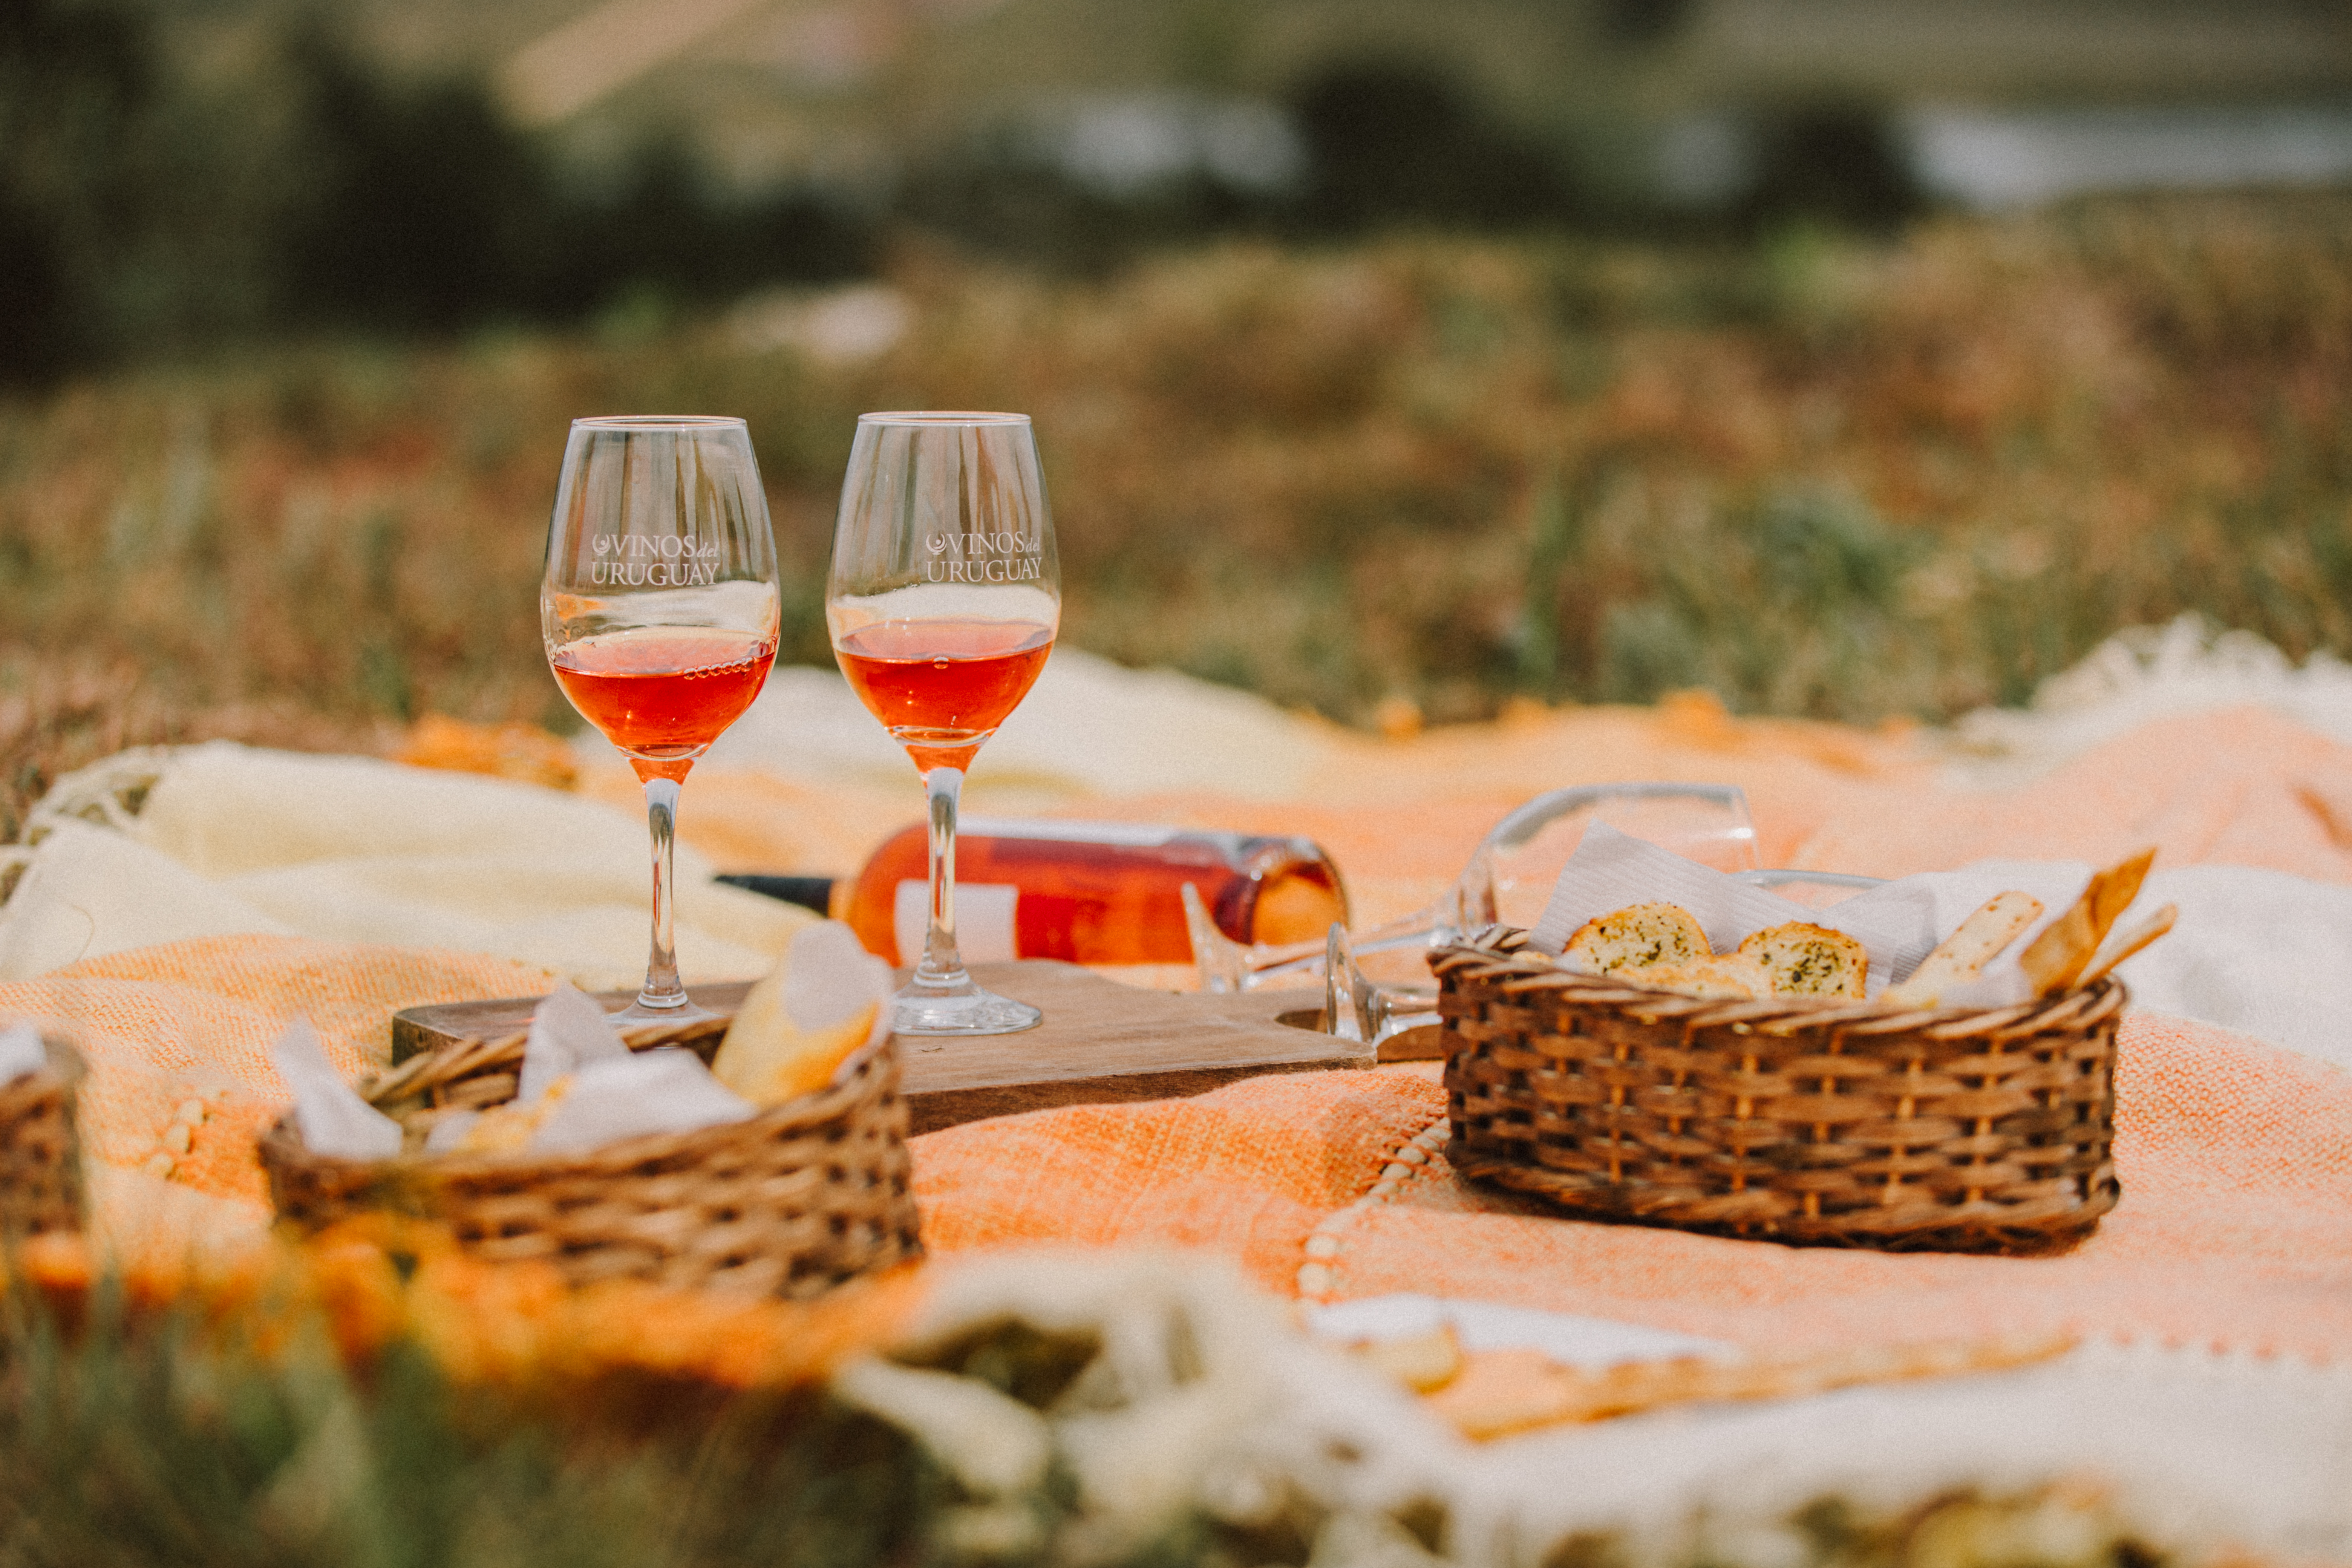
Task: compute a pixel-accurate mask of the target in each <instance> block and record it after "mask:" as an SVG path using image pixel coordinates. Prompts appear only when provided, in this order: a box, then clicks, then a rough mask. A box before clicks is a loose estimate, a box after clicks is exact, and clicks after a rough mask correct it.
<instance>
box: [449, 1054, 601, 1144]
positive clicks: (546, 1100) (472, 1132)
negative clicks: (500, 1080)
mask: <svg viewBox="0 0 2352 1568" xmlns="http://www.w3.org/2000/svg"><path fill="white" fill-rule="evenodd" d="M571 1092H572V1074H570V1073H565V1074H564V1075H563V1076H562V1078H559V1079H556V1080H555V1081H554V1082H553V1083H551V1084H549V1085H548V1086H547V1088H546V1089H545V1090H544V1091H543V1092H541V1095H540V1097H539V1098H538V1099H537V1100H532V1101H531V1102H530V1104H528V1105H525V1104H522V1103H520V1102H519V1101H516V1100H508V1101H507V1102H506V1103H505V1104H504V1105H493V1106H491V1107H490V1108H489V1109H488V1110H485V1111H483V1112H482V1113H481V1114H480V1115H479V1116H478V1117H476V1118H475V1119H474V1120H473V1121H471V1122H470V1123H468V1124H467V1128H466V1131H465V1132H464V1133H463V1134H462V1135H461V1136H460V1137H459V1138H458V1140H457V1146H456V1148H455V1149H454V1150H452V1151H451V1152H454V1153H458V1154H516V1153H520V1152H522V1150H523V1149H524V1148H526V1147H527V1146H529V1144H530V1141H531V1139H532V1137H533V1136H534V1135H535V1134H537V1132H538V1131H539V1124H540V1123H541V1122H542V1121H546V1120H547V1118H548V1114H549V1112H551V1111H552V1110H554V1109H555V1108H556V1106H558V1105H559V1104H561V1103H562V1100H563V1097H564V1096H565V1095H567V1094H570V1093H571Z"/></svg>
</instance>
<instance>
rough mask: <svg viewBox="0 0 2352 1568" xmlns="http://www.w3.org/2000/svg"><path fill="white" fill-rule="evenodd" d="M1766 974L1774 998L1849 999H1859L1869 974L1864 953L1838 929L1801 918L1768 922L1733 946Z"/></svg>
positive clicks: (1868, 956)
mask: <svg viewBox="0 0 2352 1568" xmlns="http://www.w3.org/2000/svg"><path fill="white" fill-rule="evenodd" d="M1739 952H1740V956H1742V957H1744V958H1752V959H1754V960H1755V961H1756V962H1757V963H1759V964H1760V965H1762V966H1763V968H1764V971H1765V973H1766V974H1767V975H1768V976H1769V981H1768V984H1766V986H1765V990H1766V991H1767V992H1769V994H1772V995H1775V996H1829V997H1849V998H1852V999H1853V1000H1856V1001H1859V1000H1860V999H1861V997H1862V995H1863V985H1864V981H1865V980H1867V979H1868V978H1869V974H1870V954H1869V953H1868V952H1865V951H1864V948H1863V945H1862V943H1860V942H1856V941H1854V940H1853V938H1852V937H1850V936H1848V935H1846V934H1845V932H1843V931H1832V930H1830V929H1829V928H1828V927H1827V926H1817V925H1812V924H1810V923H1809V922H1807V921H1790V922H1789V923H1788V924H1786V925H1777V926H1769V927H1767V928H1766V929H1764V930H1762V931H1758V932H1756V933H1755V934H1754V935H1753V936H1750V937H1749V938H1748V940H1747V941H1745V942H1741V943H1740V944H1739Z"/></svg>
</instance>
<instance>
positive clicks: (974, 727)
mask: <svg viewBox="0 0 2352 1568" xmlns="http://www.w3.org/2000/svg"><path fill="white" fill-rule="evenodd" d="M825 622H826V626H827V628H828V630H829V631H830V633H831V635H832V639H833V648H834V654H835V658H837V659H839V661H840V663H841V669H842V673H843V675H844V676H845V677H846V678H847V679H848V681H849V684H850V688H851V689H852V690H854V691H856V693H857V696H858V698H859V700H862V701H863V702H864V703H865V704H866V709H867V710H869V711H870V712H872V713H873V715H874V716H875V718H876V719H877V720H879V721H881V723H882V725H883V727H884V728H885V729H886V730H887V731H889V732H890V736H891V738H892V739H893V740H895V741H897V742H898V743H899V745H900V746H902V747H904V748H905V749H906V752H907V755H908V759H909V760H910V761H912V762H913V763H914V764H915V768H916V771H917V772H918V773H920V774H921V775H922V778H923V784H924V791H925V794H926V795H927V797H928V799H929V823H930V852H929V911H928V920H927V929H926V931H925V936H924V942H923V954H922V958H921V960H920V962H919V963H917V964H916V965H915V973H914V976H913V978H912V979H911V980H909V981H908V984H907V985H906V986H905V988H904V989H902V990H901V991H900V992H899V993H898V999H897V1001H896V1003H895V1004H894V1008H893V1013H892V1026H893V1027H894V1028H895V1029H896V1030H898V1032H899V1033H902V1034H910V1035H991V1034H1005V1033H1010V1032H1011V1031H1013V1030H1015V1029H1025V1028H1029V1027H1031V1026H1034V1025H1035V1024H1036V1023H1037V1022H1038V1019H1039V1014H1038V1012H1037V1010H1036V1009H1035V1008H1034V1007H1032V1006H1030V1005H1027V1004H1026V1003H1023V1002H1016V1001H1014V1000H1013V999H1011V998H1009V997H1004V996H998V995H996V994H993V993H992V992H989V991H987V990H985V989H983V988H982V987H981V986H980V985H979V984H977V983H975V982H974V981H973V980H972V978H971V975H970V974H969V973H967V972H966V971H965V969H964V966H963V959H962V956H961V952H960V951H959V949H958V947H957V943H956V920H955V833H956V811H957V805H958V802H959V800H960V799H961V790H962V784H963V775H964V773H965V772H966V771H967V770H968V769H969V768H970V767H971V763H972V759H973V758H974V757H975V756H976V755H977V754H978V753H979V752H980V748H981V747H982V744H984V743H985V742H987V740H988V738H989V737H990V736H991V735H992V734H994V733H995V732H996V728H997V726H998V725H1000V724H1002V723H1003V721H1004V719H1005V717H1006V715H1008V714H1009V713H1011V712H1012V711H1013V709H1014V708H1015V707H1016V706H1018V705H1019V703H1020V701H1021V699H1022V698H1024V696H1026V695H1027V694H1028V691H1029V688H1030V687H1031V686H1032V685H1033V684H1034V683H1035V681H1036V679H1037V675H1038V672H1039V671H1040V670H1042V669H1043V668H1045V658H1046V655H1047V654H1048V653H1049V652H1051V651H1052V648H1053V644H1054V637H1055V632H1056V630H1057V629H1058V628H1059V626H1060V625H1061V576H1060V571H1059V568H1058V565H1057V563H1056V560H1055V552H1054V530H1053V521H1052V517H1051V514H1050V512H1049V510H1048V509H1047V507H1046V504H1045V479H1044V477H1043V475H1042V473H1041V471H1040V469H1039V467H1038V462H1037V446H1036V440H1035V437H1034V434H1033V433H1032V431H1031V429H1030V425H1029V418H1028V416H1026V415H1022V414H982V413H905V414H867V415H864V416H860V418H859V419H858V421H857V435H856V439H855V441H854V442H853V443H852V445H851V447H850V455H849V467H848V472H847V474H846V476H845V478H844V479H843V481H842V490H841V510H840V514H839V517H838V519H837V521H836V522H835V530H834V544H833V565H832V570H831V573H830V574H829V576H828V578H827V581H826V586H825Z"/></svg>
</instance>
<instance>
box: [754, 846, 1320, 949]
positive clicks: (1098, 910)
mask: <svg viewBox="0 0 2352 1568" xmlns="http://www.w3.org/2000/svg"><path fill="white" fill-rule="evenodd" d="M928 856H929V843H928V840H927V837H926V835H925V831H924V829H923V826H922V825H921V824H916V825H915V826H909V827H908V828H906V829H904V830H903V831H901V832H899V833H898V834H897V835H895V836H894V837H891V838H890V839H889V840H888V841H887V842H886V843H885V844H884V845H883V846H882V847H881V848H879V849H877V850H876V851H875V852H874V855H873V857H872V858H870V859H868V860H867V861H866V866H865V868H864V869H862V870H860V871H859V872H858V873H857V875H856V877H844V878H824V877H769V876H754V875H736V876H729V877H722V878H720V880H721V881H724V882H731V883H733V884H734V885H735V886H737V887H740V888H748V889H751V890H752V891H753V892H757V893H765V894H767V895H769V896H770V897H772V898H778V899H783V900H787V901H789V902H792V903H796V904H801V905H804V906H806V907H807V908H809V909H813V910H820V911H822V912H824V913H827V914H830V915H832V916H834V917H835V918H836V919H838V920H843V921H847V922H848V923H849V925H850V927H851V929H852V930H854V931H856V932H857V935H858V939H859V940H860V941H861V942H865V944H866V948H867V950H868V951H870V952H875V953H877V954H879V955H880V956H882V957H884V958H887V959H888V960H890V962H892V963H901V964H903V963H913V962H914V960H915V959H916V958H917V957H919V955H920V953H921V950H922V942H923V929H924V920H925V909H924V901H925V899H926V896H927V894H928V891H929V878H928V870H929V868H928V866H927V864H926V861H927V858H928ZM1187 882H1190V883H1192V885H1193V886H1194V887H1195V888H1197V889H1200V893H1201V900H1202V903H1204V904H1205V905H1207V907H1208V909H1209V912H1210V914H1211V915H1212V916H1213V917H1214V919H1215V921H1216V922H1217V927H1218V929H1219V930H1221V931H1223V932H1224V933H1225V934H1226V935H1227V936H1229V937H1232V938H1233V939H1234V941H1235V942H1265V943H1281V942H1306V941H1312V940H1315V939H1317V938H1319V937H1321V936H1322V935H1323V933H1324V932H1325V931H1328V930H1329V929H1330V926H1331V922H1332V921H1342V922H1344V921H1346V920H1347V918H1348V894H1347V889H1346V888H1345V887H1344V886H1343V885H1342V884H1341V882H1340V880H1339V868H1338V867H1337V866H1334V865H1333V864H1332V863H1331V858H1330V857H1329V856H1328V855H1326V854H1325V853H1324V852H1323V850H1322V849H1321V848H1320V847H1318V846H1317V845H1316V844H1315V843H1313V842H1312V841H1311V840H1308V839H1305V838H1278V837H1255V836H1252V835H1248V834H1241V833H1217V832H1208V831H1203V830H1200V829H1194V828H1179V827H1154V826H1142V825H1139V824H1129V823H1115V822H1054V821H1030V820H1020V819H1013V818H1004V817H986V816H974V817H966V818H965V819H964V821H963V823H962V825H961V826H960V827H959V828H958V830H957V834H956V892H955V900H956V939H957V942H958V944H959V945H960V946H961V949H962V952H963V956H964V960H965V962H966V963H988V962H991V961H993V960H1000V959H1009V958H1059V959H1065V960H1067V961H1069V962H1071V963H1191V962H1192V938H1191V937H1190V936H1189V935H1187V934H1186V932H1185V929H1184V904H1183V889H1184V884H1185V883H1187Z"/></svg>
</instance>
